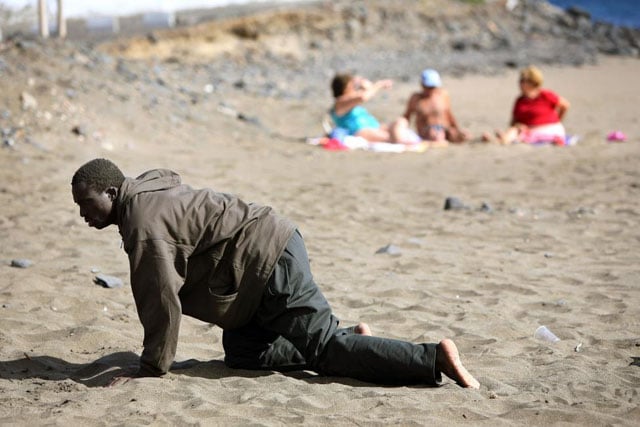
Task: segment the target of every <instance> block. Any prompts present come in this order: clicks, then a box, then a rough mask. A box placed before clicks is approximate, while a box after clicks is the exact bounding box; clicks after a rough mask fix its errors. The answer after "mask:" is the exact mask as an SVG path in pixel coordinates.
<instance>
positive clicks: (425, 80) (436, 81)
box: [420, 68, 442, 89]
mask: <svg viewBox="0 0 640 427" xmlns="http://www.w3.org/2000/svg"><path fill="white" fill-rule="evenodd" d="M420 83H422V87H424V88H428V89H433V88H436V87H440V86H442V79H441V78H440V74H439V73H438V72H437V71H436V70H434V69H432V68H427V69H426V70H424V71H423V72H422V74H421V75H420Z"/></svg>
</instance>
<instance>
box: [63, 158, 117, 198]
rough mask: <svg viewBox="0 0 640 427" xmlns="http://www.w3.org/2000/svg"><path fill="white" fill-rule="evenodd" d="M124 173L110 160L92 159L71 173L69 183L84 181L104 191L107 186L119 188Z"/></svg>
mask: <svg viewBox="0 0 640 427" xmlns="http://www.w3.org/2000/svg"><path fill="white" fill-rule="evenodd" d="M123 181H124V174H123V173H122V171H121V170H120V168H118V166H116V165H115V163H113V162H112V161H111V160H107V159H93V160H91V161H89V162H87V163H85V164H84V165H82V166H80V169H78V170H77V171H76V173H75V174H73V178H72V179H71V185H75V184H78V183H80V182H84V183H85V184H87V186H89V187H90V188H92V189H94V190H95V191H98V192H100V191H104V190H106V189H107V188H109V187H116V188H120V185H122V182H123Z"/></svg>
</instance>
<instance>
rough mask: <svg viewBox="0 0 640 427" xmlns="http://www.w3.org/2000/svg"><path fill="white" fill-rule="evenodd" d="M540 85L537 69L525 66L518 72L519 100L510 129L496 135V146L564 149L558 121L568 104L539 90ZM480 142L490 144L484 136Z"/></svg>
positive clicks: (513, 112) (541, 77)
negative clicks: (517, 144)
mask: <svg viewBox="0 0 640 427" xmlns="http://www.w3.org/2000/svg"><path fill="white" fill-rule="evenodd" d="M542 83H543V75H542V72H541V71H540V70H539V69H538V68H537V67H535V66H529V67H526V68H524V69H522V70H521V71H520V79H519V80H518V84H519V85H520V96H519V97H518V98H517V99H516V101H515V103H514V105H513V111H512V116H511V126H510V127H509V128H508V129H507V130H506V131H496V136H497V138H498V142H500V143H502V144H513V143H515V142H523V143H537V142H553V143H555V144H558V145H564V142H565V137H566V132H565V128H564V125H563V124H562V118H563V117H564V115H565V113H566V112H567V110H568V109H569V102H568V101H567V100H566V99H564V98H563V97H561V96H558V95H557V94H556V93H554V92H552V91H550V90H548V89H543V88H542ZM483 139H485V140H488V141H490V140H491V138H490V137H487V136H485V137H484V138H483Z"/></svg>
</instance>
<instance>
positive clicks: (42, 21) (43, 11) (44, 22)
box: [38, 0, 49, 39]
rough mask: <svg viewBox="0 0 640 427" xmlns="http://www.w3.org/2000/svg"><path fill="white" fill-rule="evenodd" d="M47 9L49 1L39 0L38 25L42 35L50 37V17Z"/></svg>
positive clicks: (44, 37)
mask: <svg viewBox="0 0 640 427" xmlns="http://www.w3.org/2000/svg"><path fill="white" fill-rule="evenodd" d="M47 15H48V11H47V1H46V0H38V26H39V28H40V37H42V38H43V39H46V38H49V17H48V16H47Z"/></svg>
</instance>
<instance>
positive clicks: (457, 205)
mask: <svg viewBox="0 0 640 427" xmlns="http://www.w3.org/2000/svg"><path fill="white" fill-rule="evenodd" d="M464 209H469V208H468V207H467V205H465V204H464V203H462V200H460V199H458V198H457V197H447V198H446V199H445V201H444V210H445V211H459V210H464Z"/></svg>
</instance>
